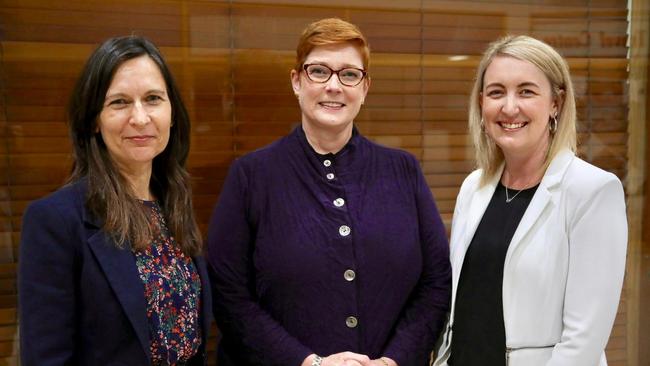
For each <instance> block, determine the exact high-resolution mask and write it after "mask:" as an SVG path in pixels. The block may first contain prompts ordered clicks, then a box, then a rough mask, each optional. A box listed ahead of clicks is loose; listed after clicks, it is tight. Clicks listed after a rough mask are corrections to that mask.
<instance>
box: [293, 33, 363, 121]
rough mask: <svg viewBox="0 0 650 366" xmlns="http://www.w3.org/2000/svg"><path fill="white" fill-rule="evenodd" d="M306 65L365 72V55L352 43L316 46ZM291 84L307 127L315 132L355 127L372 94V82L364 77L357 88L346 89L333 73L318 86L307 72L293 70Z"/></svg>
mask: <svg viewBox="0 0 650 366" xmlns="http://www.w3.org/2000/svg"><path fill="white" fill-rule="evenodd" d="M304 64H319V65H325V66H327V67H329V68H330V69H332V70H341V69H344V68H350V67H351V68H357V69H363V61H362V58H361V53H360V52H359V50H358V49H357V48H356V47H355V46H354V45H352V44H349V43H339V44H332V45H326V46H318V47H315V48H314V49H313V50H312V51H311V52H310V53H309V55H307V58H306V59H305V62H304ZM341 76H343V75H341ZM291 84H292V86H293V91H294V93H296V95H297V96H298V102H299V104H300V109H301V111H302V123H303V124H307V125H309V127H311V128H312V130H313V129H325V130H340V129H341V128H344V127H347V126H349V125H351V123H352V121H353V120H354V118H355V117H356V116H357V114H358V113H359V109H360V108H361V105H362V104H363V101H364V99H365V98H366V94H367V93H368V86H369V80H368V79H367V78H364V80H363V81H361V83H359V84H358V85H356V86H346V85H343V84H341V82H340V80H339V78H338V77H337V76H336V75H335V74H332V77H331V78H330V79H329V80H328V81H327V82H325V83H317V82H314V81H311V80H310V79H309V78H307V76H306V75H305V71H304V70H293V71H292V72H291Z"/></svg>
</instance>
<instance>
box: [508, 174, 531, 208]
mask: <svg viewBox="0 0 650 366" xmlns="http://www.w3.org/2000/svg"><path fill="white" fill-rule="evenodd" d="M533 181H534V180H533V179H531V180H529V181H528V182H526V185H525V186H524V188H522V189H520V190H519V191H518V192H517V193H515V195H514V196H512V197H510V194H509V193H508V186H507V185H505V184H504V185H503V186H504V187H505V189H506V203H510V202H512V200H514V199H515V197H517V196H518V195H519V193H521V192H523V191H525V190H526V189H528V188H530V184H531V183H532V182H533Z"/></svg>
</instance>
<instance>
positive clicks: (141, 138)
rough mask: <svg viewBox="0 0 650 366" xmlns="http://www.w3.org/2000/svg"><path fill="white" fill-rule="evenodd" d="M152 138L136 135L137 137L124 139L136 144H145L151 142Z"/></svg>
mask: <svg viewBox="0 0 650 366" xmlns="http://www.w3.org/2000/svg"><path fill="white" fill-rule="evenodd" d="M153 138H154V137H153V136H150V135H138V136H129V137H126V139H127V140H129V141H132V142H135V143H136V144H142V143H147V142H149V141H150V140H152V139H153Z"/></svg>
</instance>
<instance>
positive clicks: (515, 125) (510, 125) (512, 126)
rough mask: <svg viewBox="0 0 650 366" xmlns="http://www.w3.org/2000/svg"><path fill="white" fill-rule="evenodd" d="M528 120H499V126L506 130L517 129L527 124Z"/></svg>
mask: <svg viewBox="0 0 650 366" xmlns="http://www.w3.org/2000/svg"><path fill="white" fill-rule="evenodd" d="M527 124H528V122H511V123H508V122H499V126H501V127H502V128H505V129H506V130H516V129H519V128H522V127H524V126H526V125H527Z"/></svg>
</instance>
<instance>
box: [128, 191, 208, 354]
mask: <svg viewBox="0 0 650 366" xmlns="http://www.w3.org/2000/svg"><path fill="white" fill-rule="evenodd" d="M143 204H144V205H145V206H146V207H147V208H149V209H150V212H151V218H150V219H151V223H152V225H153V226H154V228H156V232H157V234H156V236H155V239H154V240H153V242H152V243H151V245H150V246H149V247H148V248H147V249H146V250H144V251H135V259H136V265H137V267H138V272H139V274H140V279H141V280H142V282H143V284H144V288H145V290H144V292H145V300H146V302H147V319H148V321H149V337H150V339H151V348H150V350H151V361H152V364H153V365H177V364H183V363H184V362H186V361H188V360H189V359H190V358H191V357H192V356H194V354H195V353H196V352H197V350H198V348H199V346H200V345H201V328H200V320H199V314H200V308H199V307H200V305H201V304H200V298H201V279H200V277H199V274H198V272H197V269H196V267H195V266H194V262H193V261H192V258H191V257H189V256H186V255H185V254H183V252H182V251H181V250H180V249H179V248H178V247H177V246H176V245H175V241H174V237H172V236H170V234H169V230H168V228H167V224H166V223H165V219H164V217H163V215H162V210H161V208H160V205H159V204H158V203H157V202H154V201H143ZM158 229H159V230H158Z"/></svg>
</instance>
